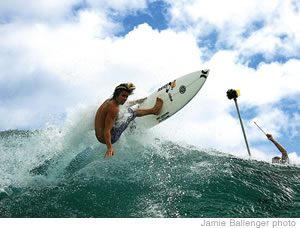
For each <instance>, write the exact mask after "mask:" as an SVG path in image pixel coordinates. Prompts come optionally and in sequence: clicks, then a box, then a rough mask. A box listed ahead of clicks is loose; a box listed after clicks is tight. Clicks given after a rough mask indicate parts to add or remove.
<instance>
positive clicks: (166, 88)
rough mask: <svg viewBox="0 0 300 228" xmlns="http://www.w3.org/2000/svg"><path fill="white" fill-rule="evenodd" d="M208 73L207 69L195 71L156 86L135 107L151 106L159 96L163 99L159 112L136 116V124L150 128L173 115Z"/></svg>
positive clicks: (199, 85) (202, 82) (198, 89)
mask: <svg viewBox="0 0 300 228" xmlns="http://www.w3.org/2000/svg"><path fill="white" fill-rule="evenodd" d="M208 74H209V70H208V69H205V70H200V71H196V72H193V73H190V74H187V75H184V76H181V77H179V78H176V79H174V80H172V81H170V82H168V83H167V84H165V85H163V86H161V87H160V88H158V89H157V90H156V91H154V92H153V93H152V94H150V95H149V96H148V97H147V99H146V100H145V101H144V102H143V103H141V104H139V105H138V106H137V108H145V109H148V108H152V107H153V106H154V104H155V102H156V98H157V97H159V98H161V99H162V100H163V101H164V103H163V107H162V109H161V112H160V114H159V115H147V116H143V117H139V118H136V119H135V123H136V126H137V127H142V128H152V127H154V126H155V125H157V124H159V123H161V122H163V121H165V120H166V119H168V118H170V117H171V116H173V115H174V114H175V113H176V112H178V111H179V110H180V109H182V108H183V107H184V106H185V105H186V104H188V103H189V102H190V101H191V100H192V99H193V97H195V96H196V94H197V93H198V92H199V91H200V89H201V88H202V86H203V85H204V83H205V81H206V79H207V76H208Z"/></svg>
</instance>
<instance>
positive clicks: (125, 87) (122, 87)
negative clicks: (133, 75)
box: [112, 83, 136, 99]
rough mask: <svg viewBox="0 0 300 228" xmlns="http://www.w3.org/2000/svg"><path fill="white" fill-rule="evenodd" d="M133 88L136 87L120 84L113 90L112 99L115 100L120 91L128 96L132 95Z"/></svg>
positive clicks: (130, 84)
mask: <svg viewBox="0 0 300 228" xmlns="http://www.w3.org/2000/svg"><path fill="white" fill-rule="evenodd" d="M135 88H136V87H135V85H134V84H133V83H122V84H120V85H118V86H117V87H116V88H115V91H114V94H113V98H112V99H117V97H118V96H119V95H120V93H121V92H122V91H126V92H128V93H129V95H131V94H133V91H134V90H135Z"/></svg>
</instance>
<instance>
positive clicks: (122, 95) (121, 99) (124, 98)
mask: <svg viewBox="0 0 300 228" xmlns="http://www.w3.org/2000/svg"><path fill="white" fill-rule="evenodd" d="M128 96H129V93H128V92H126V91H122V92H121V93H120V95H119V97H118V103H119V104H120V105H123V104H124V103H125V102H126V101H127V98H128Z"/></svg>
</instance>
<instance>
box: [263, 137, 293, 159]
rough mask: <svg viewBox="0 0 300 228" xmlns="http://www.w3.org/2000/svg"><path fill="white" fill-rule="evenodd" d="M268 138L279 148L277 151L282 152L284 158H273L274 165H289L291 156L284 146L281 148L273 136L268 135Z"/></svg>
mask: <svg viewBox="0 0 300 228" xmlns="http://www.w3.org/2000/svg"><path fill="white" fill-rule="evenodd" d="M266 136H267V138H268V139H269V140H270V141H271V142H272V143H274V145H275V146H276V147H277V149H278V150H279V151H280V152H281V154H282V156H281V157H274V158H272V163H283V164H284V163H288V162H289V156H288V153H287V151H286V149H284V147H283V146H281V145H280V144H279V143H278V142H277V141H276V140H275V139H274V138H273V136H272V135H271V134H266Z"/></svg>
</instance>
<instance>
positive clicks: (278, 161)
mask: <svg viewBox="0 0 300 228" xmlns="http://www.w3.org/2000/svg"><path fill="white" fill-rule="evenodd" d="M272 163H281V157H274V158H272Z"/></svg>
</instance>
